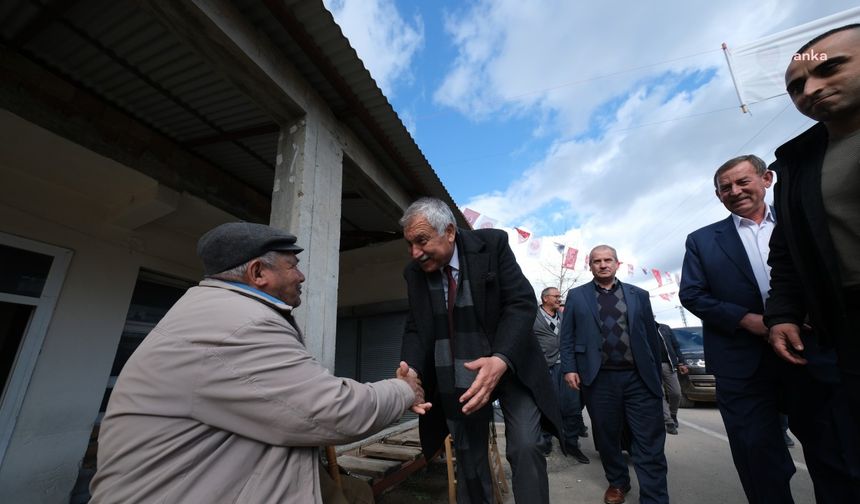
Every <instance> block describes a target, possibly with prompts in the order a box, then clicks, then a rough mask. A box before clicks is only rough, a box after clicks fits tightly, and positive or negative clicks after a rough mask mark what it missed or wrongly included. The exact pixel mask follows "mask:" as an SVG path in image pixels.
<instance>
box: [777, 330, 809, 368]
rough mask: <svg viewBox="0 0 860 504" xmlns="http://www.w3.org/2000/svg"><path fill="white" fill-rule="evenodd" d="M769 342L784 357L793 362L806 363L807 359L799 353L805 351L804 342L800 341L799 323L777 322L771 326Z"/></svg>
mask: <svg viewBox="0 0 860 504" xmlns="http://www.w3.org/2000/svg"><path fill="white" fill-rule="evenodd" d="M768 342H769V343H770V346H772V347H773V351H774V352H776V354H777V355H779V356H780V357H781V358H782V359H784V360H786V361H788V362H790V363H792V364H806V359H804V358H803V357H801V356H800V354H799V352H801V351H803V342H802V341H800V326H798V325H797V324H791V323H785V324H776V325H775V326H773V327H771V328H770V336H769V338H768Z"/></svg>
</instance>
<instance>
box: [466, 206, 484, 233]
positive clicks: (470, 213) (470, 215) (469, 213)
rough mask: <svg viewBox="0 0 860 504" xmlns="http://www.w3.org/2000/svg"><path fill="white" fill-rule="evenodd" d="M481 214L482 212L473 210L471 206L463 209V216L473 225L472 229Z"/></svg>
mask: <svg viewBox="0 0 860 504" xmlns="http://www.w3.org/2000/svg"><path fill="white" fill-rule="evenodd" d="M480 216H481V214H479V213H478V212H476V211H474V210H472V209H471V208H464V209H463V217H465V218H466V221H467V222H468V223H469V225H470V226H472V229H474V228H475V222H477V221H478V217H480Z"/></svg>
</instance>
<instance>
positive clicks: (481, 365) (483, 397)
mask: <svg viewBox="0 0 860 504" xmlns="http://www.w3.org/2000/svg"><path fill="white" fill-rule="evenodd" d="M463 366H464V367H465V368H466V369H468V370H469V371H477V372H478V376H476V377H475V381H474V382H472V386H471V387H469V389H468V390H466V392H464V393H463V395H461V396H460V404H462V403H466V404H465V405H463V414H466V415H469V414H471V413H474V412H475V411H477V410H479V409H481V408H482V407H483V406H484V405H485V404H487V402H489V400H490V397H492V395H493V390H495V389H496V385H498V384H499V380H501V379H502V375H503V374H505V371H507V370H508V365H507V364H505V361H503V360H502V359H500V358H498V357H496V356H495V355H494V356H492V357H481V358H480V359H475V360H473V361H472V362H467V363H465V364H463Z"/></svg>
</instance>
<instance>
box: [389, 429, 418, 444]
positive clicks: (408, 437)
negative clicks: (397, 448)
mask: <svg viewBox="0 0 860 504" xmlns="http://www.w3.org/2000/svg"><path fill="white" fill-rule="evenodd" d="M385 442H386V443H388V444H399V445H407V446H421V438H420V437H419V435H418V429H410V430H408V431H406V432H402V433H400V434H395V435H393V436H389V437H387V438H385Z"/></svg>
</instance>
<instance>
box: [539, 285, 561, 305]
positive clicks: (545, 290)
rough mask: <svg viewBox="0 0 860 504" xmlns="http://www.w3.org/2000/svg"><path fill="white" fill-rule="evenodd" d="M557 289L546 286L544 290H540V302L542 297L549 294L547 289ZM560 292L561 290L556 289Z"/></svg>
mask: <svg viewBox="0 0 860 504" xmlns="http://www.w3.org/2000/svg"><path fill="white" fill-rule="evenodd" d="M553 290H558V287H546V288H544V290H542V291H540V302H541V304H543V298H545V297H547V296H548V295H549V291H553ZM558 293H559V294H561V291H558Z"/></svg>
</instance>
